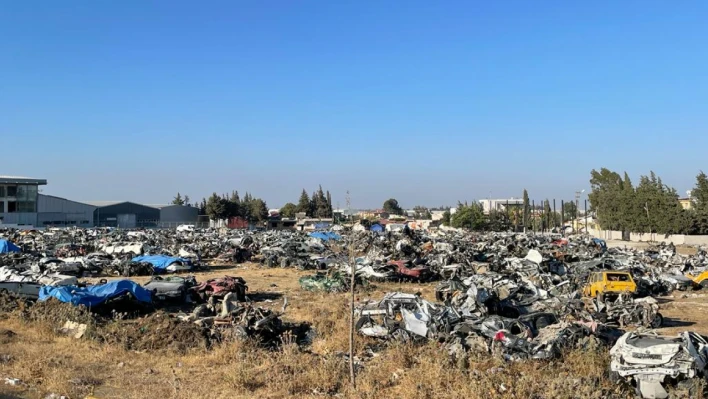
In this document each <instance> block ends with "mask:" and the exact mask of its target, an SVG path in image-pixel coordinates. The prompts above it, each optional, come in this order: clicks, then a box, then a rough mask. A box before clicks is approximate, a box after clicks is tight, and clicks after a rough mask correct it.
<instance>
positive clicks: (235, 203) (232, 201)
mask: <svg viewBox="0 0 708 399" xmlns="http://www.w3.org/2000/svg"><path fill="white" fill-rule="evenodd" d="M226 206H227V212H228V214H229V216H230V217H236V216H243V215H242V209H241V197H239V195H238V191H232V192H231V196H230V197H229V199H228V201H227V204H226Z"/></svg>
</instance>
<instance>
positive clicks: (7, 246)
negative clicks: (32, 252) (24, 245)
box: [0, 240, 20, 254]
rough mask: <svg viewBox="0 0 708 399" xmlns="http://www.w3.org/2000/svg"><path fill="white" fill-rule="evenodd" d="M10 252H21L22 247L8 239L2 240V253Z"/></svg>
mask: <svg viewBox="0 0 708 399" xmlns="http://www.w3.org/2000/svg"><path fill="white" fill-rule="evenodd" d="M8 252H20V247H18V246H17V245H15V244H13V243H11V242H10V241H8V240H0V254H6V253H8Z"/></svg>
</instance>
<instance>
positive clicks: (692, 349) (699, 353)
mask: <svg viewBox="0 0 708 399" xmlns="http://www.w3.org/2000/svg"><path fill="white" fill-rule="evenodd" d="M685 334H687V335H688V342H687V343H686V344H687V347H688V352H689V353H690V354H691V357H693V358H694V359H695V360H696V367H697V368H698V370H703V369H704V368H705V367H706V363H707V362H708V357H707V354H706V352H708V349H707V348H708V343H706V340H705V339H703V337H701V336H700V335H698V334H696V333H693V332H687V333H685Z"/></svg>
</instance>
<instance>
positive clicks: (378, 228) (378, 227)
mask: <svg viewBox="0 0 708 399" xmlns="http://www.w3.org/2000/svg"><path fill="white" fill-rule="evenodd" d="M370 230H371V231H374V232H376V233H381V232H383V231H384V227H383V226H382V225H380V224H372V225H371V229H370Z"/></svg>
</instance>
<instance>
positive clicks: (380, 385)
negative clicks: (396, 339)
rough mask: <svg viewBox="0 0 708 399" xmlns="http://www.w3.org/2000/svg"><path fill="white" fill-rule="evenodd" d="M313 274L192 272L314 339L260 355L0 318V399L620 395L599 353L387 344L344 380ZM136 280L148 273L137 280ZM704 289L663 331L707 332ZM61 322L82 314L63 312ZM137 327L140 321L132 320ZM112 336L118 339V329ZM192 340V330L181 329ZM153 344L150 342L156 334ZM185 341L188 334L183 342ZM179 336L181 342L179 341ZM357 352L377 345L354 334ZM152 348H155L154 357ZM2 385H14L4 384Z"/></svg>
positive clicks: (676, 303) (333, 306)
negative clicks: (543, 354)
mask: <svg viewBox="0 0 708 399" xmlns="http://www.w3.org/2000/svg"><path fill="white" fill-rule="evenodd" d="M307 274H311V272H300V271H296V270H291V269H279V268H277V269H263V268H259V267H257V266H256V265H246V266H239V267H233V266H214V267H213V268H212V270H211V271H209V272H203V273H197V274H196V275H197V279H198V280H199V281H203V280H206V279H208V278H213V277H220V276H224V275H231V276H240V277H243V278H244V279H246V281H247V282H248V286H249V293H250V295H251V296H252V297H253V298H254V300H256V301H258V305H260V306H263V307H268V308H271V309H273V310H276V311H280V310H281V308H282V306H283V302H284V301H285V298H287V302H288V306H287V309H286V312H285V314H284V315H283V319H284V320H286V321H292V322H309V323H311V324H312V326H313V327H314V328H315V330H316V331H317V338H316V339H315V340H314V342H313V344H312V346H311V347H309V348H306V349H302V348H298V347H296V346H294V345H283V346H282V348H281V349H278V350H269V349H264V348H261V347H258V346H256V345H255V344H253V343H249V342H245V343H244V342H231V343H228V344H221V345H218V346H215V347H212V348H205V346H204V345H202V344H200V343H199V342H198V341H199V340H200V339H201V338H200V337H199V336H194V337H193V340H194V341H197V342H195V345H193V346H190V347H188V348H184V347H182V346H181V345H170V344H169V342H170V340H171V338H170V337H172V340H182V339H184V335H183V334H182V335H180V334H181V333H180V332H179V331H177V330H176V327H175V326H174V325H172V324H170V322H169V321H166V320H165V319H164V318H163V319H161V318H159V317H157V316H151V317H152V318H153V319H150V318H146V319H145V320H141V321H138V322H135V323H138V326H137V328H135V329H132V330H130V331H131V333H124V335H126V336H128V337H127V338H130V340H131V342H142V341H141V339H142V338H141V336H140V335H141V334H142V333H145V334H147V333H148V332H149V331H153V332H158V333H159V336H161V337H164V340H165V342H164V343H163V344H161V345H158V344H157V343H155V342H154V339H153V340H152V341H149V340H148V341H147V344H145V345H142V346H141V345H132V346H131V345H124V343H125V342H126V340H127V338H126V337H115V341H103V342H99V341H96V340H92V339H87V338H86V337H84V338H82V339H75V338H72V337H69V336H66V335H62V334H59V333H57V332H56V331H55V330H56V328H55V325H56V321H50V320H44V319H42V318H41V317H34V318H32V319H31V320H29V319H27V318H21V317H15V316H8V315H7V313H0V398H45V397H46V396H47V395H48V394H51V393H54V394H59V395H67V396H68V397H69V398H72V399H74V398H85V397H89V395H93V396H92V397H94V398H100V399H104V398H145V397H155V398H202V397H210V398H226V397H228V398H234V397H235V398H247V397H264V398H282V397H332V396H337V397H353V398H377V399H378V398H386V397H405V398H448V397H449V398H463V397H464V398H476V397H483V396H484V397H495V398H496V397H499V398H578V397H582V398H613V397H616V398H624V397H631V395H630V392H629V391H628V390H627V389H626V388H625V387H623V386H618V385H613V384H611V383H610V382H609V381H608V380H607V378H606V371H607V367H608V361H609V360H608V358H609V356H607V354H606V352H603V351H582V350H576V351H572V352H570V353H568V354H567V355H566V356H565V358H564V359H563V360H558V361H549V362H520V363H507V362H504V361H502V360H500V359H497V358H493V357H490V356H488V355H486V354H482V355H478V354H471V355H470V356H469V357H468V358H465V359H457V361H451V359H450V357H449V356H448V355H447V353H446V352H445V351H443V350H441V349H440V347H439V346H438V345H437V344H435V343H431V344H429V345H426V346H422V347H421V346H414V345H393V346H391V347H387V348H384V349H382V350H379V351H377V352H376V355H375V356H374V357H373V359H371V360H369V361H367V362H365V363H364V367H363V368H362V369H360V370H359V371H358V373H357V379H358V381H357V386H356V389H353V388H352V387H351V386H350V384H349V371H348V367H347V364H346V361H345V359H344V357H343V356H342V354H343V352H345V351H346V350H347V348H348V339H349V334H348V297H347V295H346V294H322V293H312V292H308V291H304V290H302V289H300V287H299V284H298V278H299V277H301V276H303V275H307ZM134 279H135V280H136V281H139V282H144V281H146V280H148V279H149V278H148V277H136V278H134ZM434 287H435V283H429V284H412V283H376V284H375V286H374V287H369V288H367V289H365V290H360V291H358V292H357V295H356V296H357V300H363V299H366V298H369V297H370V298H373V299H379V298H381V296H382V295H383V294H384V293H385V292H388V291H393V290H398V291H403V292H409V293H416V292H420V293H421V294H422V295H423V297H425V298H426V299H429V300H434ZM706 310H708V293H702V292H701V291H691V292H686V293H681V292H676V293H674V295H673V297H667V298H661V312H662V314H663V315H664V317H665V320H666V322H667V326H666V327H665V328H662V332H665V333H671V334H673V333H676V332H679V331H684V330H687V329H690V330H694V331H697V332H699V333H701V334H706V335H708V313H707V312H706ZM67 317H82V316H81V315H76V314H72V315H67ZM140 323H142V324H140ZM117 333H118V332H117ZM184 334H189V331H187V332H184ZM153 336H154V334H153ZM187 336H189V335H187ZM176 337H179V338H176ZM356 339H357V345H356V348H357V354H358V355H359V356H360V357H362V358H363V357H366V354H367V351H366V348H367V346H371V347H374V346H377V345H379V343H378V342H377V341H373V340H369V339H365V338H362V337H357V338H356ZM154 348H158V349H154ZM6 378H16V379H19V380H20V381H21V382H22V384H21V385H17V386H13V385H9V384H6V383H5V379H6Z"/></svg>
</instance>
